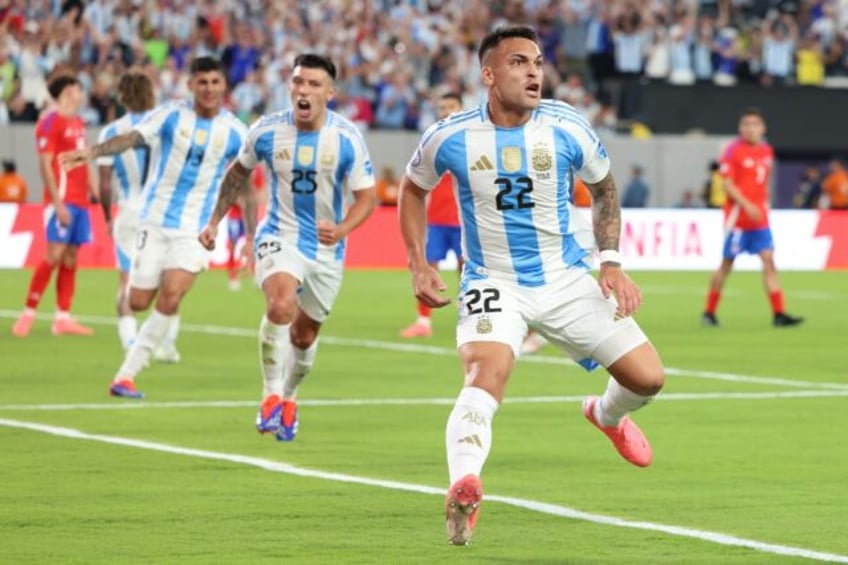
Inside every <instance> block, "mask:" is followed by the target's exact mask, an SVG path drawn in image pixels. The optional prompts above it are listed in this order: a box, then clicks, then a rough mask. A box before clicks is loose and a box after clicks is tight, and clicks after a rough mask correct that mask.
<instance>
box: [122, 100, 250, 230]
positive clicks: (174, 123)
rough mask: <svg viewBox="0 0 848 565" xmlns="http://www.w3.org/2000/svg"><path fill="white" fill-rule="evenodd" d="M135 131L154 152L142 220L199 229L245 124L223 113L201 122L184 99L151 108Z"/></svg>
mask: <svg viewBox="0 0 848 565" xmlns="http://www.w3.org/2000/svg"><path fill="white" fill-rule="evenodd" d="M135 130H136V131H138V132H139V133H141V135H142V136H143V137H144V141H145V142H146V143H147V144H148V145H149V146H150V148H151V152H152V153H151V156H150V163H151V164H150V172H149V174H148V175H147V177H148V178H147V184H146V185H145V187H144V195H143V198H142V199H143V205H142V209H141V220H142V221H143V222H149V223H152V224H154V225H159V226H162V227H165V228H171V229H176V230H180V231H183V232H192V233H196V232H198V231H200V230H201V229H202V228H203V227H204V226H205V225H206V222H207V221H208V220H209V216H211V215H212V210H213V209H214V206H215V201H216V200H217V198H218V191H219V189H220V186H221V179H222V178H223V176H224V172H225V170H226V168H227V164H228V163H229V162H230V161H231V160H232V159H234V158H235V157H236V156H237V155H238V151H239V147H241V144H242V142H243V141H244V137H245V135H246V133H247V126H245V125H244V124H243V123H242V122H240V121H239V119H238V118H236V117H235V116H234V115H233V114H232V113H231V112H229V111H227V110H221V111H220V112H219V113H218V115H216V116H215V117H213V118H202V117H200V116H198V115H197V113H196V112H195V111H194V107H193V105H192V103H191V102H188V101H186V102H172V103H167V104H163V105H161V106H158V107H157V108H154V109H153V110H152V111H151V112H150V113H149V114H148V115H147V116H146V117H145V118H144V120H142V121H141V122H140V123H139V124H138V125H136V126H135Z"/></svg>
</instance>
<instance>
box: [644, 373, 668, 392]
mask: <svg viewBox="0 0 848 565" xmlns="http://www.w3.org/2000/svg"><path fill="white" fill-rule="evenodd" d="M643 386H644V387H645V392H644V395H645V396H656V395H657V394H659V393H660V391H661V390H662V389H663V387H664V386H665V372H663V370H662V369H660V370H659V371H656V372H653V371H652V372H651V373H648V375H647V378H646V380H645V382H644V384H643Z"/></svg>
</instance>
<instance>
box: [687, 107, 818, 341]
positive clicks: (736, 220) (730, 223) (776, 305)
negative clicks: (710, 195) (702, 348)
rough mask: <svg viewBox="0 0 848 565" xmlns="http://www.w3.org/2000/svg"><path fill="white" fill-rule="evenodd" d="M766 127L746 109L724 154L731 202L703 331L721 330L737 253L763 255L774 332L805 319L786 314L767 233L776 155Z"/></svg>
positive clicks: (757, 113) (758, 115)
mask: <svg viewBox="0 0 848 565" xmlns="http://www.w3.org/2000/svg"><path fill="white" fill-rule="evenodd" d="M765 133H766V122H765V117H764V116H763V114H762V112H761V111H760V110H759V109H757V108H748V109H746V110H745V111H743V112H742V115H741V116H740V118H739V137H738V138H737V139H736V140H734V141H733V142H732V143H731V144H730V145H729V146H728V147H727V149H726V150H725V152H724V155H723V156H722V158H721V168H720V172H721V175H722V177H724V188H725V191H726V192H727V202H726V203H725V204H724V217H725V233H726V237H725V240H724V251H723V253H724V258H723V259H722V261H721V265H720V266H719V268H718V270H716V272H715V273H714V274H713V277H712V279H711V280H710V289H709V293H708V294H707V304H706V307H705V308H704V313H703V315H702V316H701V322H702V323H703V325H705V326H718V319H717V318H716V315H715V313H716V308H717V307H718V302H719V299H720V298H721V289H722V287H723V286H724V281H725V280H726V279H727V275H729V274H730V271H731V270H732V269H733V261H734V259H736V256H737V255H738V254H739V253H751V254H756V255H759V256H760V259H761V260H762V262H763V282H764V284H765V290H766V293H767V294H768V297H769V301H770V302H771V309H772V312H773V318H772V323H773V325H774V326H775V327H782V326H796V325H798V324H800V323H801V322H802V321H803V318H796V317H794V316H790V315H789V314H787V313H786V312H784V310H783V291H781V290H780V281H779V280H778V276H777V267H775V264H774V241H773V240H772V235H771V229H770V228H769V221H768V209H769V188H768V185H769V177H770V176H771V172H772V168H773V166H774V150H772V148H771V146H770V145H769V144H768V143H767V142H766V141H765V140H764V136H765Z"/></svg>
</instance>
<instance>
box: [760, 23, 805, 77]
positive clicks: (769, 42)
mask: <svg viewBox="0 0 848 565" xmlns="http://www.w3.org/2000/svg"><path fill="white" fill-rule="evenodd" d="M797 37H798V26H797V24H796V23H795V19H794V18H793V17H792V16H789V15H787V14H784V15H783V16H781V17H780V19H779V20H766V22H765V23H764V24H763V75H762V78H761V82H762V84H763V85H765V86H771V85H785V84H788V83H789V82H790V81H791V79H792V63H793V59H794V53H795V42H796V40H797Z"/></svg>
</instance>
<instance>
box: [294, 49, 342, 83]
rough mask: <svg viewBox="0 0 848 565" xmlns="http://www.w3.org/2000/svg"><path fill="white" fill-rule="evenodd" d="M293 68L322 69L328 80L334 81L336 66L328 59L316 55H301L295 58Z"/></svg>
mask: <svg viewBox="0 0 848 565" xmlns="http://www.w3.org/2000/svg"><path fill="white" fill-rule="evenodd" d="M294 67H306V68H307V69H324V70H325V71H327V74H328V75H330V78H331V79H333V80H336V66H335V65H334V64H333V61H331V60H330V58H329V57H325V56H324V55H318V54H317V53H302V54H300V55H298V56H297V57H295V59H294V65H292V68H294Z"/></svg>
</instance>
